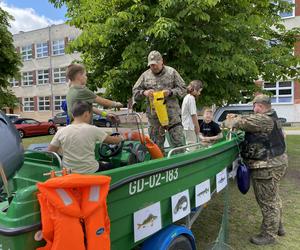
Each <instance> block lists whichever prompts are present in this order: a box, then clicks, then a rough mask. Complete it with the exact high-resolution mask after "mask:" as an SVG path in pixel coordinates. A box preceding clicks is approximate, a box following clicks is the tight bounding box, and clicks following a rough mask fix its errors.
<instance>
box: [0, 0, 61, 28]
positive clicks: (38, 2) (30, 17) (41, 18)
mask: <svg viewBox="0 0 300 250" xmlns="http://www.w3.org/2000/svg"><path fill="white" fill-rule="evenodd" d="M0 7H1V8H2V9H4V10H5V11H7V12H8V13H10V14H11V15H12V16H13V17H14V18H15V20H14V21H11V22H10V24H11V27H10V29H9V30H10V32H11V33H13V34H16V33H19V32H20V31H30V30H35V29H40V28H45V27H47V26H49V25H51V24H60V23H63V22H64V21H66V17H65V13H66V7H63V8H61V9H56V8H54V6H53V5H52V4H50V3H49V2H48V0H0Z"/></svg>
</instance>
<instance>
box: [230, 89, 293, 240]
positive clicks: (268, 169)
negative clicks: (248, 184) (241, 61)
mask: <svg viewBox="0 0 300 250" xmlns="http://www.w3.org/2000/svg"><path fill="white" fill-rule="evenodd" d="M253 105H254V114H252V115H247V116H236V115H234V114H229V115H228V116H227V119H228V120H229V122H230V123H231V126H232V127H234V128H237V129H241V130H244V131H245V141H244V142H243V144H242V156H243V158H244V160H245V162H246V164H247V165H248V166H249V168H250V169H251V176H252V183H253V189H254V194H255V197H256V200H257V202H258V205H259V206H260V209H261V212H262V216H263V220H262V225H261V233H260V234H258V235H256V236H253V237H251V238H250V241H251V242H252V243H253V244H256V245H267V244H272V243H274V242H275V238H276V236H277V235H279V236H283V235H285V231H284V228H283V225H282V203H281V199H280V197H279V181H280V179H281V178H282V177H283V175H284V174H285V171H286V168H287V155H286V153H285V150H286V147H285V142H284V135H283V132H282V129H281V124H280V122H279V121H278V117H277V114H276V112H275V111H273V110H272V109H271V99H270V97H268V96H266V95H258V96H256V97H255V98H254V100H253ZM230 120H231V121H230Z"/></svg>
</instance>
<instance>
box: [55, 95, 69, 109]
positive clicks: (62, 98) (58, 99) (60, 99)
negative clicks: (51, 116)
mask: <svg viewBox="0 0 300 250" xmlns="http://www.w3.org/2000/svg"><path fill="white" fill-rule="evenodd" d="M65 100H66V96H65V95H60V96H54V109H55V110H61V103H62V102H63V101H65Z"/></svg>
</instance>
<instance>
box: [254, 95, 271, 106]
mask: <svg viewBox="0 0 300 250" xmlns="http://www.w3.org/2000/svg"><path fill="white" fill-rule="evenodd" d="M254 103H265V104H271V98H270V96H267V95H257V96H255V98H254V99H253V104H254Z"/></svg>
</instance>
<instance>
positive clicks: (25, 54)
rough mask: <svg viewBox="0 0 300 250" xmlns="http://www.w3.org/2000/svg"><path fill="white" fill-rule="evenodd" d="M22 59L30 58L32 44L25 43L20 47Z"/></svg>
mask: <svg viewBox="0 0 300 250" xmlns="http://www.w3.org/2000/svg"><path fill="white" fill-rule="evenodd" d="M21 55H22V60H23V61H27V60H30V59H32V45H26V46H23V47H22V48H21Z"/></svg>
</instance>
